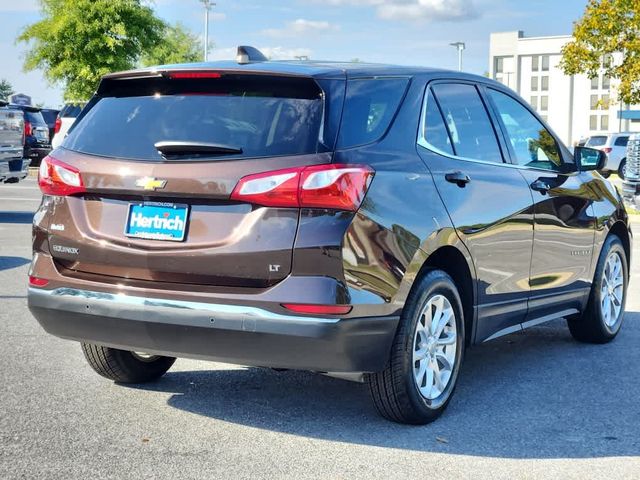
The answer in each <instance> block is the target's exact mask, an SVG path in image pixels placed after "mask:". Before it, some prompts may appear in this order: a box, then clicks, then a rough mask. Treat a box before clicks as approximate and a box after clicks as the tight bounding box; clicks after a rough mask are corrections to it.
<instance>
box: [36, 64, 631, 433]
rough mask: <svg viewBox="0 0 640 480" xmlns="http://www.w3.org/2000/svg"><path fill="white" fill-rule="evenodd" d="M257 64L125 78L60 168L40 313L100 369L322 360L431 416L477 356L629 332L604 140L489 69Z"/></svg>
mask: <svg viewBox="0 0 640 480" xmlns="http://www.w3.org/2000/svg"><path fill="white" fill-rule="evenodd" d="M246 57H247V55H244V56H242V55H241V56H239V59H240V61H241V62H242V63H241V64H236V63H231V62H219V63H200V64H192V65H182V66H179V67H157V68H156V69H153V70H151V69H150V70H138V71H135V72H124V73H115V74H111V75H107V76H105V77H104V78H103V79H102V81H101V83H100V85H99V87H98V90H97V92H96V94H95V97H94V98H93V99H92V100H91V102H90V103H89V107H87V108H86V109H85V110H84V111H83V112H82V114H81V115H80V116H79V117H78V120H77V123H76V124H75V125H74V127H73V128H72V129H71V130H70V131H69V134H68V136H67V138H66V139H65V140H64V142H63V144H62V146H61V147H60V148H58V149H56V150H55V151H53V152H52V154H51V155H50V156H49V157H47V158H46V159H45V161H44V162H43V163H42V165H41V168H40V176H39V184H40V188H41V190H42V192H43V194H44V199H43V202H42V204H41V206H40V208H39V211H38V212H37V214H36V215H35V217H34V218H35V220H34V229H33V232H34V238H33V262H32V264H31V270H30V277H29V285H30V286H29V293H28V302H29V308H30V310H31V312H32V313H33V315H34V316H35V318H36V319H37V320H38V321H39V322H40V324H41V325H42V326H43V327H44V329H45V330H46V331H47V332H49V333H51V334H54V335H57V336H59V337H62V338H66V339H71V340H76V341H79V342H81V343H82V349H83V351H84V354H85V356H86V359H87V361H88V363H89V365H91V367H92V368H93V369H94V370H95V371H96V372H97V373H99V374H100V375H102V376H104V377H106V378H109V379H111V380H114V381H116V382H122V383H128V382H133V383H139V382H147V381H152V380H154V379H157V378H158V377H160V376H161V375H163V374H164V373H165V372H166V371H167V370H168V369H169V368H170V367H171V365H172V364H173V363H174V360H175V357H193V358H200V359H209V360H216V361H222V362H228V363H234V364H241V365H254V366H262V367H273V368H278V369H302V370H311V371H315V372H323V373H328V374H331V375H337V376H343V377H349V378H351V379H356V380H361V381H364V382H366V383H367V384H368V387H369V390H370V392H371V395H372V397H373V403H374V405H375V406H376V408H377V409H378V411H379V412H380V413H381V414H382V415H383V416H384V417H386V418H388V419H391V420H393V421H397V422H403V423H412V424H422V423H426V422H430V421H432V420H434V419H435V418H436V417H438V416H439V415H440V414H441V413H442V411H443V410H444V409H445V407H446V406H447V404H448V403H449V401H450V399H451V396H452V394H453V391H454V389H455V386H456V384H457V382H458V378H459V372H460V366H461V364H462V361H463V357H464V352H465V349H466V348H467V347H468V346H470V345H473V344H478V343H482V342H486V341H489V340H492V339H495V338H497V337H500V336H503V335H506V334H509V333H512V332H517V331H520V330H522V329H524V328H528V327H531V326H533V325H538V324H540V323H543V322H546V321H549V320H552V319H556V318H560V317H565V318H566V319H567V321H568V326H569V331H570V332H571V334H572V335H573V336H574V337H575V338H576V339H577V340H579V341H584V342H592V343H605V342H609V341H611V340H613V339H614V338H615V337H616V335H617V334H618V332H619V331H620V328H621V325H622V322H623V316H624V304H625V299H626V295H627V285H628V279H629V260H630V252H631V230H630V228H629V221H628V217H627V213H626V211H625V207H624V205H623V203H622V201H621V198H620V196H619V195H618V193H617V191H616V189H615V188H614V187H613V186H612V185H611V184H610V183H609V182H608V181H607V180H605V179H603V178H602V177H601V176H600V175H598V174H595V173H593V171H594V170H596V169H598V168H602V166H603V163H604V161H605V155H604V153H603V152H601V151H599V150H594V149H591V148H586V147H582V148H576V149H575V153H574V154H573V155H572V154H571V152H570V151H569V150H568V149H567V148H566V147H565V146H564V145H563V144H562V142H561V141H560V139H559V138H558V137H557V135H556V134H555V133H553V132H552V131H551V129H550V128H549V127H548V126H547V125H546V124H545V123H544V121H543V120H542V119H541V118H540V117H539V116H538V115H537V114H536V113H535V112H534V111H533V110H532V109H531V108H530V107H529V106H528V105H527V103H526V102H525V101H523V100H522V99H521V98H520V97H519V96H518V95H517V94H516V93H514V92H513V91H511V90H510V89H508V88H507V87H505V86H504V85H502V84H500V83H498V82H495V81H492V80H490V79H487V78H484V77H480V76H475V75H469V74H464V73H460V72H450V71H445V70H440V69H428V68H414V67H401V66H386V65H368V64H362V63H360V64H351V65H345V64H343V63H324V62H320V63H313V62H302V63H301V62H268V61H260V62H256V61H252V60H247V58H246ZM506 388H508V386H507V387H506ZM336 401H337V402H339V399H338V400H336Z"/></svg>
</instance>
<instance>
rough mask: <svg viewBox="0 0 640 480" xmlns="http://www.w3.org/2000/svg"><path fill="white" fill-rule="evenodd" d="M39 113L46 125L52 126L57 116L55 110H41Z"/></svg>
mask: <svg viewBox="0 0 640 480" xmlns="http://www.w3.org/2000/svg"><path fill="white" fill-rule="evenodd" d="M40 113H41V114H42V118H44V121H45V122H47V124H48V125H53V124H54V123H55V122H56V117H57V116H58V111H57V110H42V111H41V112H40Z"/></svg>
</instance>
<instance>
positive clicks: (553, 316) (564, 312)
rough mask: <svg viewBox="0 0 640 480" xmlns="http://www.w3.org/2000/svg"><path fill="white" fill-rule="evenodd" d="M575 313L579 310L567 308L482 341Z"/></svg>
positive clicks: (500, 331) (511, 327) (508, 328)
mask: <svg viewBox="0 0 640 480" xmlns="http://www.w3.org/2000/svg"><path fill="white" fill-rule="evenodd" d="M575 313H579V311H578V309H577V308H567V309H566V310H562V311H560V312H557V313H552V314H550V315H544V316H542V317H538V318H534V319H533V320H528V321H526V322H523V323H518V324H517V325H512V326H510V327H507V328H503V329H502V330H498V331H497V332H496V333H494V334H493V335H491V336H490V337H488V338H486V339H485V340H483V341H482V343H484V342H488V341H489V340H494V339H496V338H499V337H503V336H505V335H509V334H510V333H515V332H520V331H522V330H526V329H527V328H531V327H535V326H536V325H540V324H542V323H546V322H550V321H551V320H556V319H558V318H563V317H566V316H567V315H573V314H575Z"/></svg>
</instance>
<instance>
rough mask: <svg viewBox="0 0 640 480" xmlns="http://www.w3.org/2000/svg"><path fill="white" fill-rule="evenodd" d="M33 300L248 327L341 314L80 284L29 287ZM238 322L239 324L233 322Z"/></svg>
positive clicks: (143, 317)
mask: <svg viewBox="0 0 640 480" xmlns="http://www.w3.org/2000/svg"><path fill="white" fill-rule="evenodd" d="M29 303H30V304H33V305H34V306H37V307H42V308H51V309H57V310H69V311H77V312H78V313H86V314H93V315H104V316H113V317H117V318H129V319H132V320H140V321H145V322H155V323H175V324H178V323H188V324H192V322H191V321H188V322H187V321H181V319H182V320H186V318H185V317H191V319H193V317H198V316H202V317H203V318H204V317H206V324H207V325H206V326H208V327H214V328H215V327H219V328H231V329H234V326H235V327H236V328H237V327H241V328H238V329H242V330H247V329H251V328H248V327H250V325H247V323H249V324H253V325H254V326H255V322H256V321H257V322H260V321H266V322H269V323H272V322H275V323H298V324H302V325H304V324H306V325H312V324H314V323H322V324H331V323H337V322H339V321H340V318H320V317H304V316H297V315H282V314H279V313H274V312H270V311H268V310H263V309H261V308H257V307H250V306H245V305H227V304H220V303H204V302H190V301H183V300H169V299H160V298H148V297H138V296H132V295H126V294H112V293H105V292H93V291H90V290H80V289H76V288H67V287H63V288H56V289H53V290H45V289H41V288H33V287H30V288H29ZM232 324H235V325H232Z"/></svg>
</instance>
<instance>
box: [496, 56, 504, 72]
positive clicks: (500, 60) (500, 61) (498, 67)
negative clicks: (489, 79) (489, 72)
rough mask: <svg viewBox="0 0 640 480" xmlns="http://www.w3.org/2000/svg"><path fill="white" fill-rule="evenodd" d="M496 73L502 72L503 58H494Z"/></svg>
mask: <svg viewBox="0 0 640 480" xmlns="http://www.w3.org/2000/svg"><path fill="white" fill-rule="evenodd" d="M495 70H496V73H503V72H504V58H496V68H495Z"/></svg>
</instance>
